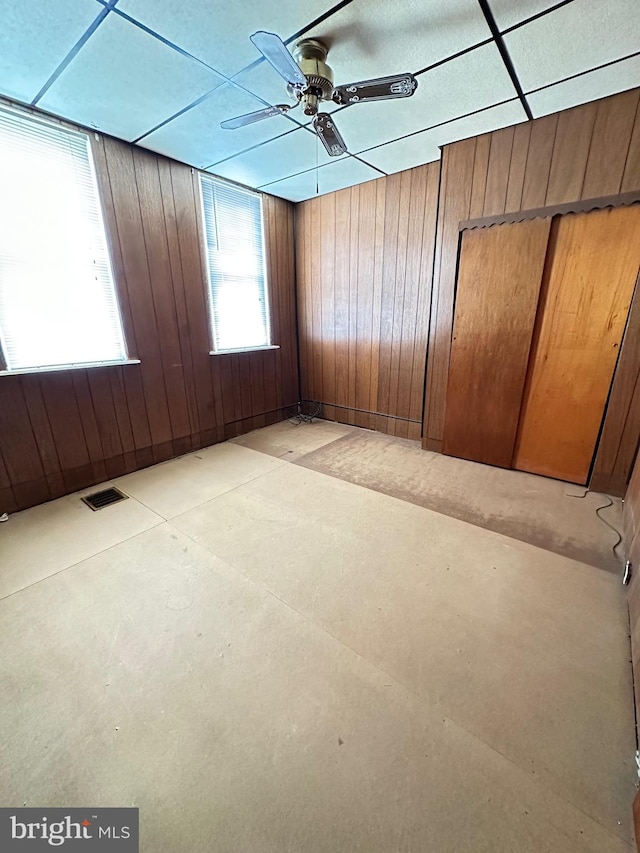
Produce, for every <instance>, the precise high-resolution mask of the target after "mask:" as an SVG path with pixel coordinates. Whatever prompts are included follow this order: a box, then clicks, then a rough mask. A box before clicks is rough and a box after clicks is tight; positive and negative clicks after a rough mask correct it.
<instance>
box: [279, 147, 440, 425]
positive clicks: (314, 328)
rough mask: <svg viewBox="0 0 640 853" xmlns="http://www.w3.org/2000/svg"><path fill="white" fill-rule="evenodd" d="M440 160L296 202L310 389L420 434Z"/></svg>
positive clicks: (351, 418)
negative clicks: (316, 197)
mask: <svg viewBox="0 0 640 853" xmlns="http://www.w3.org/2000/svg"><path fill="white" fill-rule="evenodd" d="M438 178H439V164H438V163H430V164H428V165H426V166H421V167H419V168H417V169H411V170H409V171H406V172H402V173H399V174H397V175H391V176H389V177H388V178H380V179H379V180H377V181H371V182H369V183H365V184H361V185H360V186H357V187H350V188H348V189H345V190H340V191H339V192H337V193H332V194H329V195H326V196H321V197H320V198H318V199H312V200H310V201H306V202H303V203H301V204H299V205H297V207H296V257H297V285H298V322H299V335H300V361H301V366H302V368H301V369H302V377H301V379H302V396H303V398H305V399H313V400H317V401H319V402H321V403H322V404H323V415H324V417H327V418H330V419H335V420H338V421H341V422H344V423H349V424H354V425H356V426H362V427H366V428H371V429H378V430H381V431H383V432H388V433H390V434H392V435H398V436H402V437H404V438H413V439H418V438H420V424H421V418H422V402H423V389H424V375H425V356H426V349H427V330H428V324H429V310H430V294H431V275H432V265H433V247H434V232H435V220H436V212H437V201H438Z"/></svg>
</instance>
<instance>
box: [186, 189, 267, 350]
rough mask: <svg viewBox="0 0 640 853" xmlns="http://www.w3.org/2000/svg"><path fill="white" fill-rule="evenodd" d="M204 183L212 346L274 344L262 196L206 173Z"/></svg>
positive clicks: (255, 347) (234, 346)
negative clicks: (268, 290)
mask: <svg viewBox="0 0 640 853" xmlns="http://www.w3.org/2000/svg"><path fill="white" fill-rule="evenodd" d="M200 186H201V189H202V205H203V210H204V222H205V232H206V243H207V246H206V248H207V261H208V268H209V305H210V310H211V327H212V333H213V349H214V350H215V351H216V352H227V351H233V350H243V349H257V348H259V347H265V346H269V345H270V343H271V340H270V332H269V307H268V303H267V293H266V281H265V264H264V245H263V233H262V204H261V197H260V195H259V194H258V193H253V192H250V191H249V190H243V189H240V188H239V187H234V186H232V185H230V184H225V183H224V182H222V181H217V180H214V179H213V178H208V177H206V176H204V175H201V176H200Z"/></svg>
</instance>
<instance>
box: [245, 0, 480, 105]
mask: <svg viewBox="0 0 640 853" xmlns="http://www.w3.org/2000/svg"><path fill="white" fill-rule="evenodd" d="M490 35H491V33H490V31H489V28H488V26H487V24H486V22H485V20H484V16H483V14H482V12H481V10H480V7H479V5H478V3H477V0H449V2H448V3H446V4H444V3H442V2H441V0H405V2H402V3H394V4H392V3H389V2H388V0H354V2H352V3H350V4H349V5H348V6H345V8H344V9H341V10H340V11H339V12H336V13H335V14H334V15H331V17H329V18H328V19H327V20H325V21H323V22H322V23H321V24H319V25H318V26H317V27H315V28H313V29H311V30H309V32H307V33H305V34H304V38H308V37H313V38H318V39H320V40H321V41H324V43H325V44H326V45H327V46H328V47H329V55H328V59H327V62H328V64H329V65H330V66H331V68H332V69H333V73H334V80H335V83H336V84H343V83H354V82H358V81H360V80H366V79H369V78H371V77H383V76H386V75H388V74H394V73H400V72H406V71H411V72H415V71H419V70H421V69H422V68H425V67H426V66H428V65H431V64H433V63H435V62H439V61H440V60H442V59H445V58H446V57H448V56H451V55H452V54H454V53H457V52H458V51H460V50H463V49H464V48H466V47H470V46H471V45H473V44H477V43H478V42H480V41H484V40H485V39H487V38H488V37H489V36H490ZM290 47H291V48H293V44H292V45H290ZM236 80H237V82H238V83H240V84H241V85H243V86H245V87H246V88H247V89H249V90H250V91H252V92H253V93H254V94H256V95H258V96H259V97H261V98H264V100H266V101H268V102H269V103H276V102H277V103H284V102H287V100H288V97H287V93H286V88H285V85H284V84H283V83H282V82H281V81H280V80H279V79H278V77H277V75H276V73H275V71H272V70H271V69H266V70H265V68H264V67H263V66H262V65H261V66H259V67H257V68H252V69H249V70H248V71H245V72H243V73H241V74H240V75H238V77H237V78H236ZM322 109H323V111H324V112H331V111H332V110H334V109H336V105H334V104H333V103H326V104H323V107H322ZM292 117H295V118H297V119H298V120H301V121H303V122H304V118H303V117H302V116H301V114H300V113H297V114H292Z"/></svg>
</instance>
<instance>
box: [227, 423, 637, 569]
mask: <svg viewBox="0 0 640 853" xmlns="http://www.w3.org/2000/svg"><path fill="white" fill-rule="evenodd" d="M329 436H332V437H333V440H332V441H329V440H325V439H329ZM320 439H322V440H323V443H322V444H318V442H319V441H320ZM234 441H235V442H237V443H238V444H242V445H243V446H245V447H252V448H253V449H254V450H261V451H262V452H263V453H270V454H271V455H273V456H281V457H282V458H284V459H289V460H290V461H295V462H297V464H298V465H303V466H305V467H306V468H311V469H312V470H314V471H320V472H322V473H323V474H329V475H330V476H331V477H339V478H340V479H341V480H347V481H348V482H350V483H357V484H358V485H360V486H366V487H367V488H368V489H375V490H376V491H379V492H384V493H385V494H387V495H391V496H392V497H396V498H400V499H401V500H405V501H409V502H411V503H415V504H417V505H418V506H424V507H427V509H433V510H435V511H436V512H441V513H444V514H445V515H451V516H453V517H454V518H459V519H461V520H462V521H468V522H469V523H470V524H476V525H478V526H480V527H486V528H487V529H488V530H494V531H495V532H496V533H504V534H505V535H506V536H511V537H513V538H515V539H521V540H522V541H523V542H530V543H531V544H532V545H539V546H540V547H541V548H546V549H547V550H550V551H555V552H556V553H557V554H563V555H564V556H566V557H571V558H572V559H574V560H580V561H581V562H584V563H589V564H590V565H592V566H597V567H598V568H601V569H605V570H606V571H611V572H616V573H617V574H621V571H622V562H621V558H620V556H619V555H618V554H616V553H615V552H614V550H613V549H614V546H615V545H616V542H617V541H618V538H619V537H618V536H617V534H616V532H615V531H614V530H612V529H611V528H608V527H607V526H606V524H604V522H603V520H602V519H606V521H607V522H608V523H609V524H611V525H612V526H613V527H614V528H616V530H620V529H621V524H622V502H621V501H620V500H619V499H618V498H609V497H608V496H607V495H599V494H596V493H592V492H589V493H586V494H585V492H586V490H585V488H584V487H583V486H575V485H573V484H571V483H563V482H562V481H560V480H551V479H549V478H548V477H538V476H536V475H534V474H526V473H524V472H523V471H507V470H504V469H502V468H493V467H491V466H489V465H480V464H478V463H477V462H468V461H467V460H465V459H455V458H453V457H451V456H443V455H442V454H440V453H431V452H429V451H424V450H422V448H421V446H420V443H419V442H417V441H408V440H407V439H402V438H395V437H394V436H389V435H383V434H382V433H379V432H372V431H370V430H364V429H358V428H357V427H349V426H345V425H343V424H333V423H329V422H325V421H317V422H315V423H314V424H312V425H311V428H310V427H309V425H308V424H300V425H295V426H294V425H292V424H290V423H289V422H288V421H285V422H284V423H279V424H274V425H273V426H271V427H268V428H267V429H263V430H257V431H256V432H252V433H249V434H248V435H244V436H241V437H239V438H237V439H234ZM288 445H291V447H289V446H288ZM608 504H611V505H610V506H609V505H608ZM598 508H602V509H600V516H601V518H599V517H598V515H597V514H596V510H597V509H598Z"/></svg>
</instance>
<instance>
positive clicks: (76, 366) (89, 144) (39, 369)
mask: <svg viewBox="0 0 640 853" xmlns="http://www.w3.org/2000/svg"><path fill="white" fill-rule="evenodd" d="M0 109H1V110H2V111H3V112H8V113H13V114H14V115H16V116H19V117H20V118H22V119H26V120H28V121H31V122H34V123H38V124H41V125H45V126H48V127H51V126H53V127H55V128H57V129H59V130H62V131H64V132H65V133H69V134H74V135H76V136H80V137H84V140H85V144H86V149H87V159H88V164H89V173H90V175H91V181H92V186H93V187H94V189H95V192H96V205H97V211H98V217H99V224H100V226H101V228H102V233H103V234H104V239H105V247H106V263H107V271H108V274H109V276H110V279H111V282H112V284H113V291H114V297H115V308H116V311H117V316H118V320H119V324H120V331H121V333H122V342H123V348H124V353H125V357H124V358H121V359H105V360H102V361H81V362H80V361H79V362H68V363H65V364H45V365H32V366H29V367H15V368H10V367H9V363H8V361H7V358H6V356H5V353H4V348H3V345H2V339H1V337H0V376H24V375H28V374H40V373H55V372H63V371H66V370H85V369H90V368H96V367H120V366H122V365H124V364H140V359H138V358H133V357H131V353H130V350H129V342H128V339H127V327H126V323H125V318H124V315H123V312H122V305H121V303H122V293H121V290H120V286H119V284H118V280H117V278H116V275H115V272H114V264H113V250H112V245H111V237H110V234H109V231H108V229H107V222H106V215H105V207H104V201H103V191H102V187H101V185H100V181H99V178H98V172H97V169H96V163H95V157H94V144H93V142H94V139H98V134H97V133H96V132H91V131H89V130H85V129H84V128H81V127H77V126H75V125H71V124H69V123H68V122H65V121H62V120H59V121H58V120H54V119H52V118H49V117H48V116H45V115H40V114H39V113H35V112H32V111H30V110H25V109H21V108H20V107H18V106H16V105H14V104H11V103H6V102H5V101H4V100H3V99H0Z"/></svg>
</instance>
